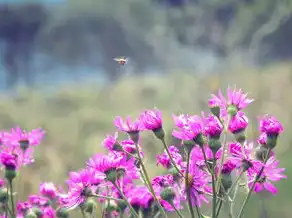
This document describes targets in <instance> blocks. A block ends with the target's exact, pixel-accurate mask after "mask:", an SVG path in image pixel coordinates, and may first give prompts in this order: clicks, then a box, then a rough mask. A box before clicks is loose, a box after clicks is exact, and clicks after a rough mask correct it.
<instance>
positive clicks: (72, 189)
mask: <svg viewBox="0 0 292 218" xmlns="http://www.w3.org/2000/svg"><path fill="white" fill-rule="evenodd" d="M100 180H102V179H100ZM97 183H98V182H97V177H96V173H95V172H94V171H93V170H89V169H84V170H81V171H80V172H71V173H70V179H69V180H68V181H67V184H68V186H69V192H68V193H67V194H59V197H60V202H61V206H62V207H66V208H71V209H73V208H75V207H77V206H79V205H80V204H82V203H84V202H85V201H86V200H87V198H88V197H89V196H90V195H91V194H92V193H94V192H95V190H96V186H95V184H97Z"/></svg>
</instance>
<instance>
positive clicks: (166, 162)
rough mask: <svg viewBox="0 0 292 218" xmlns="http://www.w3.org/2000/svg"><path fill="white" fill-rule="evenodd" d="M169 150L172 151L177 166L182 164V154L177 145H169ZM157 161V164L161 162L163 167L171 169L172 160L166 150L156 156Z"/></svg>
mask: <svg viewBox="0 0 292 218" xmlns="http://www.w3.org/2000/svg"><path fill="white" fill-rule="evenodd" d="M168 150H169V153H170V155H171V157H172V159H173V161H174V162H175V164H176V165H177V166H181V163H182V156H181V154H180V153H179V150H178V148H176V147H175V146H173V145H172V146H169V148H168ZM156 162H157V165H158V164H161V165H162V166H163V167H165V168H167V169H169V168H170V167H171V166H172V165H171V160H170V158H169V156H168V154H167V152H166V151H164V152H163V153H162V154H160V155H157V156H156Z"/></svg>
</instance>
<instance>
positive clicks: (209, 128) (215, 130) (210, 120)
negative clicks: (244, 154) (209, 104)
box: [203, 115, 223, 138]
mask: <svg viewBox="0 0 292 218" xmlns="http://www.w3.org/2000/svg"><path fill="white" fill-rule="evenodd" d="M203 122H204V130H205V133H206V135H207V136H209V137H211V138H212V137H220V135H221V133H222V131H223V126H222V124H221V122H220V121H219V120H218V118H217V117H215V116H213V115H209V116H208V117H205V116H204V115H203Z"/></svg>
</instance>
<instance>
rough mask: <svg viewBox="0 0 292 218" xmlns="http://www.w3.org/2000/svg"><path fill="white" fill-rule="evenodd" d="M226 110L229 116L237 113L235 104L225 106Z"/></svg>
mask: <svg viewBox="0 0 292 218" xmlns="http://www.w3.org/2000/svg"><path fill="white" fill-rule="evenodd" d="M227 112H228V114H229V115H230V116H232V117H233V116H235V115H236V114H237V108H236V106H235V105H232V104H231V105H228V107H227Z"/></svg>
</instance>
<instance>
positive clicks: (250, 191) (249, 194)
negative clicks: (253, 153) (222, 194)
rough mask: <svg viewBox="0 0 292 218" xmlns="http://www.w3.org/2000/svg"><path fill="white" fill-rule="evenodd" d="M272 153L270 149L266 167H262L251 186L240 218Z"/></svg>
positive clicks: (265, 161)
mask: <svg viewBox="0 0 292 218" xmlns="http://www.w3.org/2000/svg"><path fill="white" fill-rule="evenodd" d="M270 153H271V149H270V148H269V149H268V152H267V156H266V157H265V160H264V166H262V168H261V170H260V172H259V173H258V174H257V175H256V177H255V180H254V182H253V184H252V186H251V188H250V190H249V192H248V194H247V196H246V198H245V200H244V202H243V205H242V207H241V209H240V212H239V215H238V218H241V217H242V215H243V211H244V209H245V207H246V205H247V202H248V200H249V198H250V196H251V194H252V192H253V190H254V187H255V185H256V183H257V181H258V180H259V178H260V177H261V175H262V174H263V172H264V169H265V165H266V163H267V161H268V159H269V156H270Z"/></svg>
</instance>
